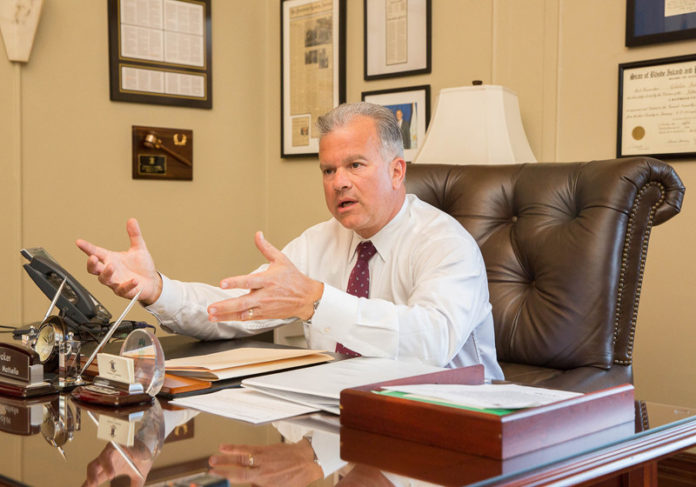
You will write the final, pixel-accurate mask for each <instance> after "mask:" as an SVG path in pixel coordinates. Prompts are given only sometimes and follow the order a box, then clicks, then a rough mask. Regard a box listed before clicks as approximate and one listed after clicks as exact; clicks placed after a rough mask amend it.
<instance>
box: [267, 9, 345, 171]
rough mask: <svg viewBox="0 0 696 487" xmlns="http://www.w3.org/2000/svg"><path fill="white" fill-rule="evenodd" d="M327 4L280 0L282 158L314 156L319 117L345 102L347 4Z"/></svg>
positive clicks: (316, 146)
mask: <svg viewBox="0 0 696 487" xmlns="http://www.w3.org/2000/svg"><path fill="white" fill-rule="evenodd" d="M326 5H327V1H326V0H282V1H281V2H280V53H281V56H280V77H281V79H280V104H281V114H280V156H281V157H282V158H290V157H308V156H313V155H316V154H318V152H319V134H318V133H317V127H316V119H317V117H319V116H321V115H323V114H324V113H326V112H328V111H329V110H331V109H332V108H334V107H336V106H338V105H339V104H341V103H343V102H345V100H346V81H345V80H346V0H331V2H330V11H329V9H328V8H326ZM293 16H295V18H294V19H293ZM322 70H327V71H322ZM328 70H330V71H328Z"/></svg>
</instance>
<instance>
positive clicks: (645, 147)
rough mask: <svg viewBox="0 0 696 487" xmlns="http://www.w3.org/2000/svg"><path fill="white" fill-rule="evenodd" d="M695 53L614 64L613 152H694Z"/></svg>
mask: <svg viewBox="0 0 696 487" xmlns="http://www.w3.org/2000/svg"><path fill="white" fill-rule="evenodd" d="M694 86H696V55H694V54H691V55H688V56H677V57H670V58H662V59H651V60H649V61H639V62H633V63H625V64H620V65H619V110H618V130H617V147H616V155H617V157H625V156H651V157H657V158H659V159H672V158H693V157H696V124H694V120H696V90H694Z"/></svg>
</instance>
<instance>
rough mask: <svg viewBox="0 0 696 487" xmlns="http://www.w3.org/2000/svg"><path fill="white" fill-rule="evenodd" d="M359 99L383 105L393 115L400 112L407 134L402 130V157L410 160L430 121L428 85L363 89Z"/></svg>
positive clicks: (407, 160)
mask: <svg viewBox="0 0 696 487" xmlns="http://www.w3.org/2000/svg"><path fill="white" fill-rule="evenodd" d="M361 99H362V101H367V102H370V103H376V104H378V105H382V106H385V107H387V108H389V109H390V110H392V112H394V114H395V115H396V112H397V110H399V111H401V112H402V119H403V120H404V122H402V125H403V124H405V123H408V128H407V130H408V134H406V133H405V132H402V135H403V136H404V159H405V160H406V162H412V161H413V159H414V158H415V157H416V154H417V153H418V150H419V149H420V148H421V147H422V145H423V142H425V133H426V131H427V129H428V124H429V123H430V85H418V86H405V87H402V88H391V89H387V90H375V91H363V92H362V96H361ZM397 118H399V117H398V116H397ZM414 124H415V129H416V130H415V131H414V130H413V128H414Z"/></svg>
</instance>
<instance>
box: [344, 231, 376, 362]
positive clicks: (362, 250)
mask: <svg viewBox="0 0 696 487" xmlns="http://www.w3.org/2000/svg"><path fill="white" fill-rule="evenodd" d="M376 253H377V249H376V248H375V246H374V245H372V242H370V241H369V240H367V241H365V242H361V243H359V244H358V261H357V262H356V263H355V267H353V270H352V271H351V272H350V277H349V278H348V289H347V290H346V291H347V292H348V294H352V295H353V296H357V297H359V298H367V297H369V295H370V268H369V263H370V259H371V258H372V257H373V256H374V255H375V254H376ZM336 352H338V353H342V354H344V355H348V356H350V357H359V356H360V354H359V353H357V352H354V351H353V350H351V349H349V348H346V347H344V346H343V345H341V344H340V343H336Z"/></svg>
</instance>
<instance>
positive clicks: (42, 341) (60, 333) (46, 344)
mask: <svg viewBox="0 0 696 487" xmlns="http://www.w3.org/2000/svg"><path fill="white" fill-rule="evenodd" d="M65 330H66V327H65V323H64V322H63V320H62V319H60V318H59V317H58V316H50V317H48V318H46V320H44V322H43V323H41V326H40V327H39V331H38V334H37V336H36V343H35V344H34V350H36V353H38V354H39V361H40V362H41V363H42V364H44V369H45V370H53V369H55V368H57V366H58V346H59V344H60V343H61V342H62V341H63V340H64V338H65Z"/></svg>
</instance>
